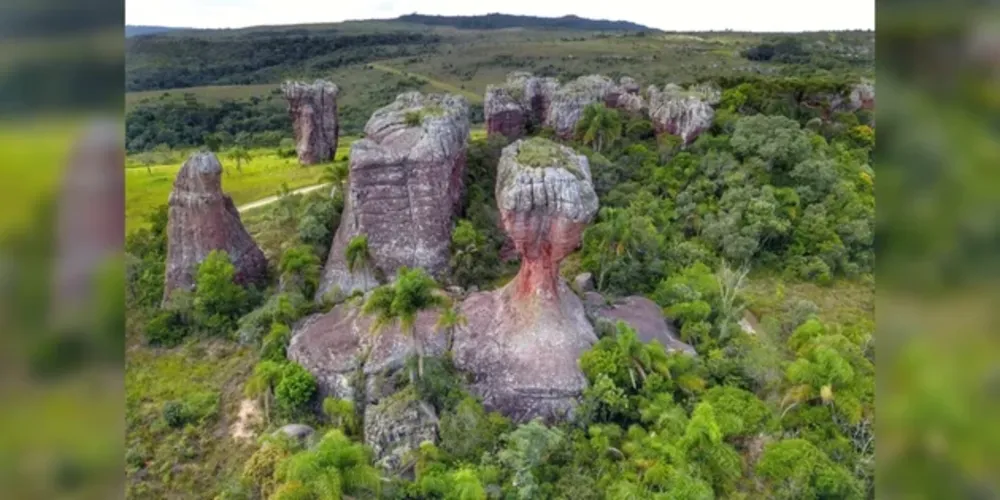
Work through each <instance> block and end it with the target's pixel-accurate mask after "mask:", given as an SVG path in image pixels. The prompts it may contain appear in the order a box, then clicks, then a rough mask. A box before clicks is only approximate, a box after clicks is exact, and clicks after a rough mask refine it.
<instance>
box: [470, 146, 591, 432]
mask: <svg viewBox="0 0 1000 500" xmlns="http://www.w3.org/2000/svg"><path fill="white" fill-rule="evenodd" d="M496 198H497V204H498V206H499V209H500V214H501V219H502V221H503V224H504V228H505V229H506V231H507V233H508V235H510V236H511V239H512V240H513V241H514V245H515V247H516V249H517V252H518V254H520V256H521V269H520V271H519V272H518V275H517V276H516V277H515V278H514V279H513V280H512V281H511V282H510V283H508V284H507V285H506V286H504V287H503V288H501V289H499V290H496V291H492V292H482V293H472V294H470V295H469V297H468V298H467V299H466V300H465V301H464V302H462V305H461V312H462V314H463V315H464V316H465V317H466V320H467V322H466V324H465V325H464V326H462V327H459V328H458V329H457V330H456V334H455V341H454V342H455V344H454V351H453V357H454V358H453V359H454V360H455V364H456V366H457V367H458V368H459V369H461V370H464V371H466V372H468V373H470V374H472V377H473V383H472V387H471V389H472V390H473V392H475V393H477V394H478V395H479V396H481V397H482V398H483V402H484V404H485V406H486V407H487V408H489V409H491V410H497V411H500V412H501V413H503V414H505V415H507V416H509V417H511V418H512V419H514V420H516V421H526V420H530V419H532V418H535V417H543V418H547V419H550V420H553V419H557V418H561V417H565V416H566V414H567V413H569V412H571V411H572V409H573V407H574V406H575V404H576V402H577V398H578V397H579V396H580V394H581V392H582V391H583V389H584V387H585V386H586V378H585V377H584V376H583V373H582V372H581V371H580V368H579V366H578V360H579V357H580V355H581V354H582V353H583V352H584V351H586V350H587V349H588V348H589V347H590V346H591V345H592V344H593V343H594V342H595V341H596V340H597V337H596V336H595V334H594V330H593V327H592V326H591V325H590V323H589V322H588V321H587V318H586V314H585V312H584V308H583V304H582V303H581V302H580V299H579V298H578V297H577V296H576V295H575V294H574V293H572V291H571V290H570V289H569V287H568V286H567V285H566V283H565V282H564V281H563V280H562V279H561V278H560V277H559V262H560V261H561V260H562V259H563V258H565V257H566V255H568V254H569V253H571V252H572V251H573V250H575V249H576V248H577V247H578V246H579V245H580V238H581V233H582V232H583V229H584V227H585V226H586V224H587V223H588V222H589V221H590V220H591V219H592V218H593V216H594V214H595V213H596V212H597V204H598V202H597V195H596V194H595V193H594V189H593V185H592V181H591V175H590V168H589V165H588V163H587V159H586V157H584V156H582V155H578V154H576V153H575V152H574V151H573V150H572V149H570V148H567V147H565V146H561V145H558V144H556V143H553V142H551V141H548V140H545V139H541V138H534V139H529V140H523V139H522V140H519V141H517V142H515V143H513V144H511V145H509V146H507V147H506V148H504V150H503V152H502V153H501V157H500V162H499V166H498V169H497V185H496Z"/></svg>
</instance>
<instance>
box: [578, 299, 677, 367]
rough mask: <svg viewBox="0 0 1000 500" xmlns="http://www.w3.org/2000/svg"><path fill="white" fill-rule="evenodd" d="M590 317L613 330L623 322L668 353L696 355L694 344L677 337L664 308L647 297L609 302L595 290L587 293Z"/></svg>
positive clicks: (586, 301) (605, 328)
mask: <svg viewBox="0 0 1000 500" xmlns="http://www.w3.org/2000/svg"><path fill="white" fill-rule="evenodd" d="M584 304H585V305H586V310H587V316H588V317H589V318H590V320H591V321H592V322H593V323H594V326H596V327H597V330H598V331H612V329H613V328H614V326H615V324H617V323H618V322H619V321H624V322H625V323H626V324H628V325H629V326H630V327H632V329H634V330H635V333H636V334H637V335H638V336H639V339H640V340H642V341H643V342H652V341H654V340H656V341H657V342H659V343H660V344H661V345H662V346H663V347H665V348H666V349H667V352H672V351H679V352H683V353H685V354H690V355H692V356H696V355H697V352H696V351H695V350H694V347H691V346H690V345H688V344H686V343H684V342H681V341H680V340H679V339H678V332H677V329H676V328H675V327H674V326H673V325H672V324H671V323H670V322H669V321H668V320H667V318H666V317H664V316H663V310H662V309H661V308H660V306H658V305H656V303H655V302H653V301H652V300H649V299H647V298H645V297H642V296H638V295H633V296H629V297H625V298H623V299H618V300H614V301H606V300H605V299H604V297H602V296H601V295H600V294H598V293H596V292H588V293H586V294H585V295H584Z"/></svg>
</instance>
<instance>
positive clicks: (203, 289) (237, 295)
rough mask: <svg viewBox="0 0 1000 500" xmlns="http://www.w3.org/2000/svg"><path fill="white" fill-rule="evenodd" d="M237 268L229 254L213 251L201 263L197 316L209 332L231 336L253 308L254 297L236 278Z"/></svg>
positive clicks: (195, 308) (195, 312) (202, 326)
mask: <svg viewBox="0 0 1000 500" xmlns="http://www.w3.org/2000/svg"><path fill="white" fill-rule="evenodd" d="M235 274H236V270H235V268H234V267H233V264H232V262H230V261H229V255H228V254H227V253H226V252H224V251H222V250H213V251H212V252H211V253H209V254H208V256H207V257H205V260H204V261H202V263H201V264H200V265H199V266H198V275H197V278H196V280H195V283H196V284H195V294H194V315H195V320H196V321H197V322H198V324H199V326H201V328H202V329H203V330H205V331H206V333H208V334H209V335H214V336H222V337H228V336H229V335H230V333H231V332H232V331H233V330H235V329H236V325H237V320H239V318H240V316H242V315H243V314H245V313H246V312H247V311H249V310H250V309H251V308H252V307H253V302H252V296H251V294H249V293H248V292H247V290H246V289H244V288H243V287H242V286H240V285H238V284H237V283H236V282H235V281H234V277H235Z"/></svg>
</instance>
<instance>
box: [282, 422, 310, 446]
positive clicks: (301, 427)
mask: <svg viewBox="0 0 1000 500" xmlns="http://www.w3.org/2000/svg"><path fill="white" fill-rule="evenodd" d="M275 433H276V434H284V435H286V436H288V437H290V438H292V439H295V440H297V441H299V442H300V443H302V444H305V443H308V442H309V441H311V440H312V438H313V437H314V436H315V435H316V430H315V429H313V428H312V427H309V426H308V425H305V424H288V425H286V426H284V427H282V428H280V429H278V430H277V431H275Z"/></svg>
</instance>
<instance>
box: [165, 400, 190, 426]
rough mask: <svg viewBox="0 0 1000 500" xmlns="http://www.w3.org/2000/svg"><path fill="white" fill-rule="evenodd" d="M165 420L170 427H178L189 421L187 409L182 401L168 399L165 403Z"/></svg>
mask: <svg viewBox="0 0 1000 500" xmlns="http://www.w3.org/2000/svg"><path fill="white" fill-rule="evenodd" d="M162 415H163V421H164V422H165V423H166V424H167V425H168V426H170V427H173V428H178V427H182V426H183V425H184V424H185V423H187V417H188V415H187V411H186V409H185V408H184V404H183V403H181V402H180V401H167V402H166V403H164V404H163V411H162Z"/></svg>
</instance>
